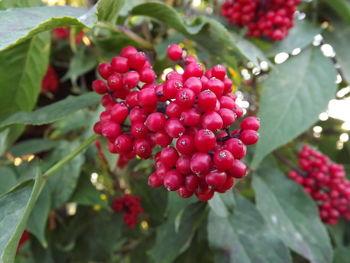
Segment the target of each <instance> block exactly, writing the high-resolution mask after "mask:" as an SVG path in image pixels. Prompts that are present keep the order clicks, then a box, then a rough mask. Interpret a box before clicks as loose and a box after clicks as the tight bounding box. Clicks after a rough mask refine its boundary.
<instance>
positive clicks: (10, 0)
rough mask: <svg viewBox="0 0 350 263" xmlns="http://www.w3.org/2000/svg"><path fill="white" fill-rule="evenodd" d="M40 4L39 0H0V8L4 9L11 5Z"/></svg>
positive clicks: (27, 5)
mask: <svg viewBox="0 0 350 263" xmlns="http://www.w3.org/2000/svg"><path fill="white" fill-rule="evenodd" d="M40 5H42V2H41V0H1V1H0V10H5V9H8V8H11V7H17V8H18V7H30V6H40Z"/></svg>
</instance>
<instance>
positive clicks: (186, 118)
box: [169, 104, 201, 127]
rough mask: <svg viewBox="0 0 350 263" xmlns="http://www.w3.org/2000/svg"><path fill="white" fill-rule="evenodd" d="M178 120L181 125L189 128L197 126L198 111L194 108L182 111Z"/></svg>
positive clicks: (198, 119)
mask: <svg viewBox="0 0 350 263" xmlns="http://www.w3.org/2000/svg"><path fill="white" fill-rule="evenodd" d="M169 105H170V104H169ZM180 120H181V122H182V124H183V125H185V126H189V127H193V126H198V124H200V122H201V114H200V112H199V111H198V110H196V109H194V108H190V109H187V110H184V111H183V112H182V113H181V117H180Z"/></svg>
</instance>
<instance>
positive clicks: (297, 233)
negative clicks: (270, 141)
mask: <svg viewBox="0 0 350 263" xmlns="http://www.w3.org/2000/svg"><path fill="white" fill-rule="evenodd" d="M253 187H254V190H255V192H256V203H257V207H258V210H259V211H260V212H261V214H262V215H263V217H264V218H265V220H266V222H267V223H268V224H269V225H270V227H271V229H272V231H273V232H274V233H275V234H276V235H277V236H278V237H279V238H281V239H282V240H283V242H284V243H285V244H286V245H287V246H288V247H289V248H291V249H292V250H294V251H295V252H297V253H298V254H300V255H302V256H303V257H305V258H307V259H308V260H310V261H311V262H312V263H329V262H331V260H332V247H331V244H330V240H329V236H328V234H327V231H326V229H325V227H324V225H323V224H322V223H321V220H320V217H319V214H318V210H317V208H316V205H315V203H314V201H313V200H312V199H311V197H310V196H308V195H307V194H306V193H305V192H304V191H303V189H302V188H301V187H300V186H299V185H298V184H296V183H295V182H293V181H291V180H289V179H288V178H287V177H286V176H285V175H284V174H282V173H280V172H279V171H278V170H276V169H275V168H269V167H267V168H262V169H259V170H258V171H257V174H256V176H254V177H253Z"/></svg>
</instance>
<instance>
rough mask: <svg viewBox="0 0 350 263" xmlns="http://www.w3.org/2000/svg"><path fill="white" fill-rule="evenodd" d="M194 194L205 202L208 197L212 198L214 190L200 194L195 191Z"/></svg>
mask: <svg viewBox="0 0 350 263" xmlns="http://www.w3.org/2000/svg"><path fill="white" fill-rule="evenodd" d="M195 195H196V197H197V198H198V199H199V200H200V201H202V202H207V201H209V200H210V199H212V198H213V196H214V192H213V191H208V192H206V193H202V194H201V193H197V192H195Z"/></svg>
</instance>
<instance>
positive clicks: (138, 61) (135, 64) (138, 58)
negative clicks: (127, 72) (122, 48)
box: [128, 52, 147, 70]
mask: <svg viewBox="0 0 350 263" xmlns="http://www.w3.org/2000/svg"><path fill="white" fill-rule="evenodd" d="M146 60H147V59H146V55H145V53H143V52H137V53H135V54H133V55H130V57H128V64H129V67H130V68H132V69H136V70H141V69H142V68H143V66H144V65H145V63H146Z"/></svg>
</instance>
